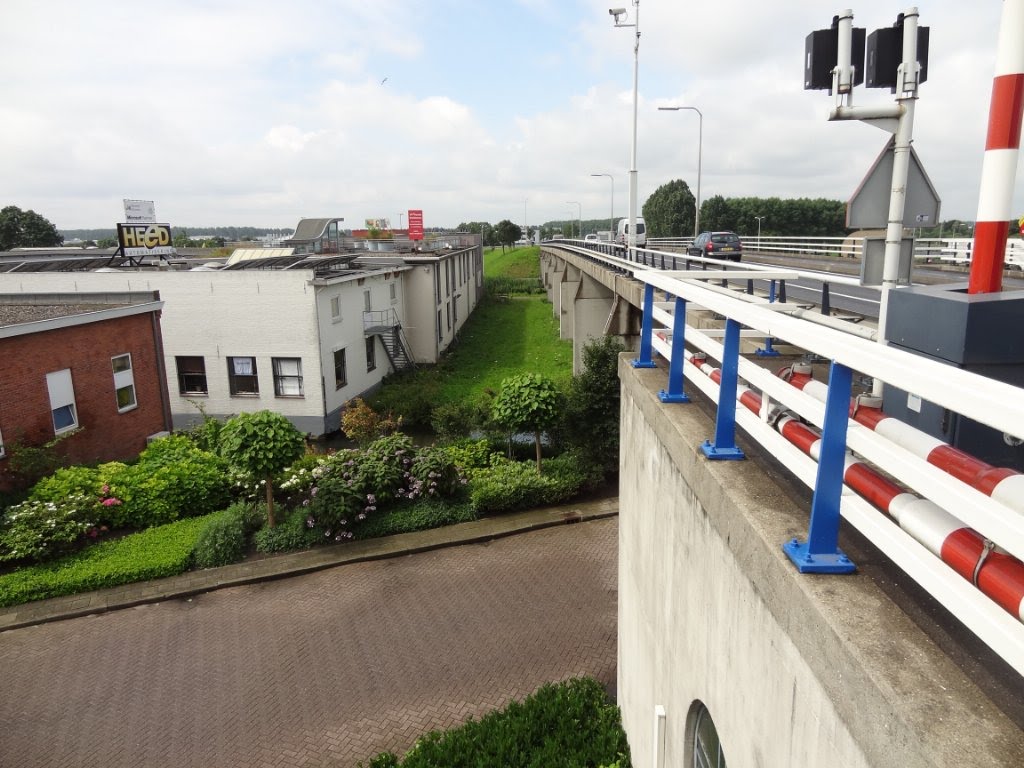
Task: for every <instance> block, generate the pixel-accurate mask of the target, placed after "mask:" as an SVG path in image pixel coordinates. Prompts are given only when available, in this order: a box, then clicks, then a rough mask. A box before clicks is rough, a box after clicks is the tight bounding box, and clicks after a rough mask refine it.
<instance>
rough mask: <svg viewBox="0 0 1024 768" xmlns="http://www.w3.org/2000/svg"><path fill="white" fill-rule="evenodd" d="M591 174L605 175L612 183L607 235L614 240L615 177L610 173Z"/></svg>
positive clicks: (594, 174)
mask: <svg viewBox="0 0 1024 768" xmlns="http://www.w3.org/2000/svg"><path fill="white" fill-rule="evenodd" d="M590 175H591V176H607V177H608V181H610V182H611V184H612V207H611V208H610V209H609V211H608V237H610V238H611V239H612V240H615V177H614V176H612V175H611V174H610V173H592V174H590Z"/></svg>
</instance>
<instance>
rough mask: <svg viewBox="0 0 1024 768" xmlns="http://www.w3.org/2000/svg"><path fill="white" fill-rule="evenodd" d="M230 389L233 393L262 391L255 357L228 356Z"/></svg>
mask: <svg viewBox="0 0 1024 768" xmlns="http://www.w3.org/2000/svg"><path fill="white" fill-rule="evenodd" d="M228 389H229V390H230V391H231V394H232V395H258V394H259V393H260V382H259V379H258V378H257V376H256V358H255V357H229V358H228Z"/></svg>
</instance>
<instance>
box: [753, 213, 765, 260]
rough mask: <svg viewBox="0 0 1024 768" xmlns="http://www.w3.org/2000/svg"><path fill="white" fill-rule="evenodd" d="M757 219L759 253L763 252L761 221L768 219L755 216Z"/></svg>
mask: <svg viewBox="0 0 1024 768" xmlns="http://www.w3.org/2000/svg"><path fill="white" fill-rule="evenodd" d="M754 218H755V219H757V252H758V253H760V252H761V220H762V219H765V218H767V216H755V217H754Z"/></svg>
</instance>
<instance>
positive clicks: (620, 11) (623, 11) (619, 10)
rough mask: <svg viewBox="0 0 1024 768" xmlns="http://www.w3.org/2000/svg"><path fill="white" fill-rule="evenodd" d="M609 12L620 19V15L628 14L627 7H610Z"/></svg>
mask: <svg viewBox="0 0 1024 768" xmlns="http://www.w3.org/2000/svg"><path fill="white" fill-rule="evenodd" d="M608 13H609V15H611V16H614V17H615V18H616V19H618V18H619V16H624V15H625V14H626V9H625V8H609V9H608Z"/></svg>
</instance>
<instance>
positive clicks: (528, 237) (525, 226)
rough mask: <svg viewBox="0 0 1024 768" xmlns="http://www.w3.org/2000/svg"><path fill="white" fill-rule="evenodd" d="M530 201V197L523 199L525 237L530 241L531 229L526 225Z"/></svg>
mask: <svg viewBox="0 0 1024 768" xmlns="http://www.w3.org/2000/svg"><path fill="white" fill-rule="evenodd" d="M529 200H530V198H528V197H526V198H523V237H525V238H526V239H527V240H529V239H530V227H529V225H528V224H527V223H526V221H527V219H526V204H527V203H528V202H529Z"/></svg>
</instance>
